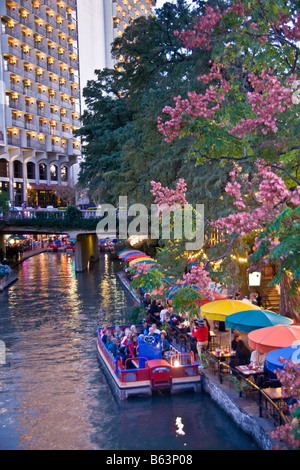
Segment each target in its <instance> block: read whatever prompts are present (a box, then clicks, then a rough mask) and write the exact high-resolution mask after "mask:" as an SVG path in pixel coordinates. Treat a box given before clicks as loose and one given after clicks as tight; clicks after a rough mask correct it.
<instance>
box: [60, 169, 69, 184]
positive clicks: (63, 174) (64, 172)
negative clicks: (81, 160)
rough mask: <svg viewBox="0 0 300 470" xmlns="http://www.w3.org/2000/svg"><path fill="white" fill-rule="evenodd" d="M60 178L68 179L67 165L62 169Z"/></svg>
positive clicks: (62, 179)
mask: <svg viewBox="0 0 300 470" xmlns="http://www.w3.org/2000/svg"><path fill="white" fill-rule="evenodd" d="M60 179H61V181H68V168H67V167H66V166H65V165H63V166H62V167H61V169H60Z"/></svg>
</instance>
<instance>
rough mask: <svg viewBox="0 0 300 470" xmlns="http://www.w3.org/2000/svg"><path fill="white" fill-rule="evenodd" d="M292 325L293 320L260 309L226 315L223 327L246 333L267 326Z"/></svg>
mask: <svg viewBox="0 0 300 470" xmlns="http://www.w3.org/2000/svg"><path fill="white" fill-rule="evenodd" d="M246 305H247V304H246ZM252 307H255V305H252ZM292 324H293V320H291V319H290V318H287V317H283V316H282V315H278V314H277V313H274V312H271V311H270V310H261V309H260V308H254V309H253V310H246V311H243V312H237V313H233V314H232V315H228V317H226V320H225V325H226V326H227V327H228V328H231V329H232V330H235V329H238V330H240V331H245V332H246V333H250V331H253V330H257V329H259V328H266V327H268V326H274V325H292Z"/></svg>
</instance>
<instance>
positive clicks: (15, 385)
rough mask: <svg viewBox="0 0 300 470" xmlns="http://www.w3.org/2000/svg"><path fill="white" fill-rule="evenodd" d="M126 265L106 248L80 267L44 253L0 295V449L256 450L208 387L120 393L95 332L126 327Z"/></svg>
mask: <svg viewBox="0 0 300 470" xmlns="http://www.w3.org/2000/svg"><path fill="white" fill-rule="evenodd" d="M120 269H121V264H120V263H119V262H118V261H113V262H111V261H109V258H108V255H107V254H103V255H101V259H100V263H95V264H93V265H91V267H90V269H89V270H88V271H86V272H84V273H75V264H74V256H73V255H69V254H65V253H62V254H59V253H58V254H54V253H43V254H40V255H38V256H34V257H32V258H29V259H27V260H26V261H24V262H23V263H22V265H20V267H19V268H18V276H19V279H18V281H17V282H16V283H15V284H13V285H12V286H10V288H9V289H7V290H6V291H5V292H3V293H0V341H2V343H1V344H2V345H3V342H4V344H5V352H6V356H5V359H6V364H5V365H4V366H2V365H0V449H1V450H64V449H65V450H92V449H94V450H110V451H111V450H120V451H122V450H123V451H125V450H175V451H176V450H182V451H188V450H195V449H205V450H212V449H218V450H256V449H257V446H256V444H255V442H254V441H253V440H252V438H251V437H249V436H248V435H246V434H244V433H243V432H241V430H240V429H239V428H238V427H237V426H236V425H235V424H234V423H233V422H232V420H231V419H230V418H229V417H228V416H227V415H226V414H225V413H224V412H223V411H222V410H221V409H220V408H219V407H218V406H217V405H216V404H214V402H213V401H212V400H211V399H210V397H209V396H208V395H206V394H205V393H200V394H194V393H186V394H180V395H174V396H163V397H153V398H131V399H130V400H128V401H127V402H122V403H120V402H119V401H118V400H117V399H116V397H115V396H114V394H113V393H112V391H111V389H110V386H109V384H108V382H107V379H106V376H105V375H104V373H103V371H102V369H101V367H100V366H99V363H98V360H97V354H96V330H97V327H99V326H100V325H101V324H103V323H107V324H115V323H119V324H122V323H124V312H125V309H126V307H127V306H130V305H132V304H133V300H132V298H131V296H130V294H128V293H127V292H125V291H124V289H123V287H122V285H121V283H120V281H119V279H118V278H117V276H116V272H117V271H118V270H120Z"/></svg>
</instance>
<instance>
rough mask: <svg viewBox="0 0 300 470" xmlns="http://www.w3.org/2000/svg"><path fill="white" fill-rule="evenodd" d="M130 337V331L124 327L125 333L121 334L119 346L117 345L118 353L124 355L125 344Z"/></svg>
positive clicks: (125, 351)
mask: <svg viewBox="0 0 300 470" xmlns="http://www.w3.org/2000/svg"><path fill="white" fill-rule="evenodd" d="M131 338H132V332H131V331H130V329H129V328H126V330H125V335H124V336H123V338H122V340H121V343H120V346H119V353H120V355H121V356H125V354H126V353H127V346H128V343H129V341H130V340H131Z"/></svg>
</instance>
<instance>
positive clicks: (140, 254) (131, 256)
mask: <svg viewBox="0 0 300 470" xmlns="http://www.w3.org/2000/svg"><path fill="white" fill-rule="evenodd" d="M138 258H147V255H145V253H135V254H134V255H129V256H126V258H124V261H132V260H133V259H138ZM148 258H150V256H149V257H148Z"/></svg>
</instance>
